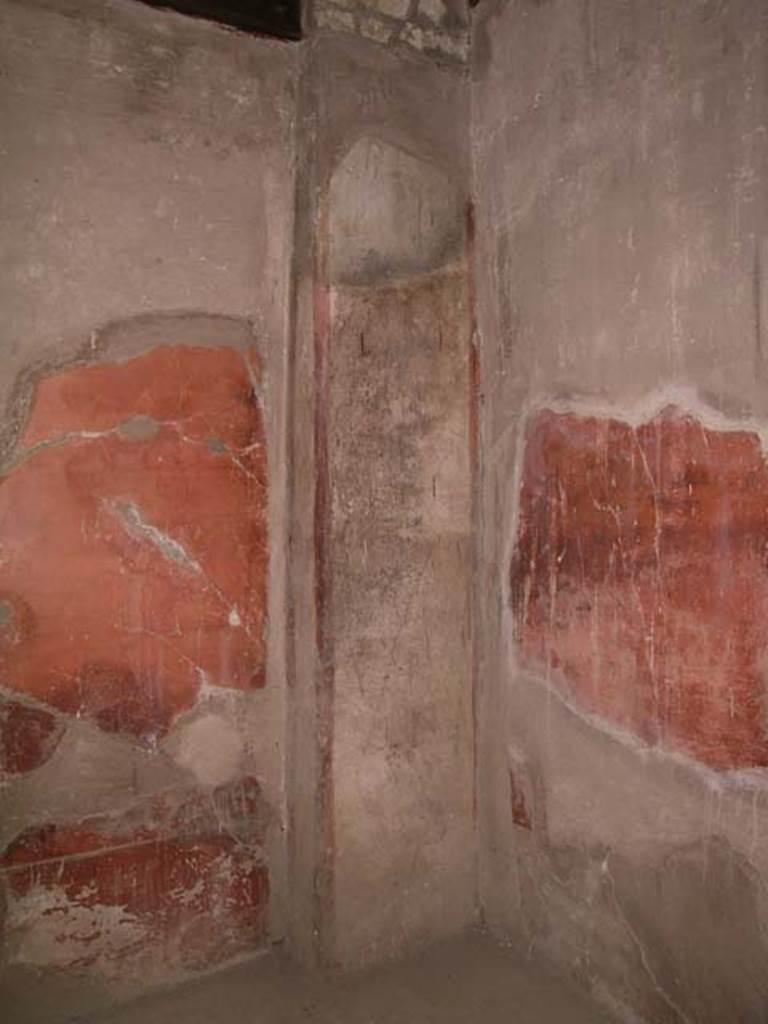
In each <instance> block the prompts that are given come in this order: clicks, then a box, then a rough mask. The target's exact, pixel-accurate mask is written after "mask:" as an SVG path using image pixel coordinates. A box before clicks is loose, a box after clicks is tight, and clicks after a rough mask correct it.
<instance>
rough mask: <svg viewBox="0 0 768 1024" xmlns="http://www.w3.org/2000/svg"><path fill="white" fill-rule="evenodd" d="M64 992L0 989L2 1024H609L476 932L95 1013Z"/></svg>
mask: <svg viewBox="0 0 768 1024" xmlns="http://www.w3.org/2000/svg"><path fill="white" fill-rule="evenodd" d="M68 985H69V988H67V987H65V986H64V985H63V984H62V985H61V986H60V987H59V988H58V989H57V988H56V987H55V986H49V987H48V988H46V987H45V986H42V987H34V988H33V987H27V988H23V989H22V990H21V991H20V992H18V993H17V992H14V990H13V989H12V988H8V987H6V988H5V990H3V988H0V996H3V995H5V997H6V1000H5V1001H4V1002H3V1006H4V1007H5V1008H6V1012H7V1013H9V1015H7V1016H6V1015H4V1016H3V1020H4V1022H5V1024H64V1022H68V1024H75V1022H77V1024H139V1022H141V1024H180V1022H182V1021H183V1022H184V1024H299V1022H307V1024H309V1022H314V1024H438V1022H440V1024H469V1022H475V1021H476V1022H478V1024H479V1022H481V1021H482V1022H483V1024H502V1022H503V1024H601V1022H606V1024H607V1018H605V1017H604V1016H601V1014H600V1012H599V1011H598V1010H597V1008H596V1007H595V1006H594V1005H593V1004H591V1003H590V1002H589V1001H588V1000H587V999H586V998H585V997H584V996H583V995H581V993H579V992H578V991H576V990H574V989H573V988H571V987H570V986H569V985H568V984H567V983H566V982H563V981H562V980H560V979H557V978H556V977H555V976H553V975H552V974H550V973H549V972H548V970H547V969H546V968H544V967H543V966H541V965H540V964H537V963H534V962H531V961H526V960H522V959H519V958H516V957H514V956H512V955H511V954H510V952H509V951H508V950H505V949H504V948H502V947H500V946H497V945H495V944H494V943H493V942H492V941H491V940H490V939H489V938H488V937H487V936H483V935H479V934H470V935H467V936H465V937H462V938H459V939H455V940H453V941H451V942H448V943H444V944H442V945H440V946H436V947H434V948H432V949H430V950H428V951H426V952H424V953H421V954H420V955H418V956H415V957H413V958H411V959H408V960H403V961H399V962H397V963H391V964H387V965H384V966H381V967H377V968H374V969H371V970H368V971H364V972H360V973H357V974H347V975H336V976H332V975H313V974H310V973H308V972H306V971H304V970H302V969H300V968H298V967H296V966H295V965H293V964H291V963H290V962H288V961H286V960H284V959H283V958H281V957H280V956H279V955H270V956H265V957H263V958H262V959H260V960H254V961H250V962H248V963H244V964H240V965H239V966H237V967H234V968H230V969H228V970H226V971H221V972H219V973H217V974H214V975H210V976H208V977H206V978H203V979H201V980H200V981H196V982H193V983H191V984H188V985H185V986H183V987H180V988H178V989H175V990H171V991H167V992H163V993H158V994H154V995H149V996H147V997H144V998H142V999H140V1000H138V1001H137V1002H134V1003H132V1004H128V1005H125V1006H122V1007H120V1008H116V1009H111V1010H107V1009H102V1010H100V1011H97V1012H89V1011H85V1012H83V1011H82V1010H79V1011H78V1010H75V1009H74V1005H73V1003H74V1000H75V997H76V991H75V989H74V988H73V987H72V984H71V982H69V983H68ZM97 998H98V997H97V996H96V995H95V993H94V992H91V1000H92V1001H95V1000H96V999H97Z"/></svg>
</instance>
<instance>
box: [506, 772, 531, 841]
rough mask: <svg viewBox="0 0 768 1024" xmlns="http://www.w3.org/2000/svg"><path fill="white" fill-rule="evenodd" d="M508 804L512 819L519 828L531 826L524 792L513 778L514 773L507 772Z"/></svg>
mask: <svg viewBox="0 0 768 1024" xmlns="http://www.w3.org/2000/svg"><path fill="white" fill-rule="evenodd" d="M509 806H510V810H511V812H512V821H513V822H514V823H515V825H519V826H520V828H527V829H530V828H531V815H530V812H529V810H528V802H527V801H526V799H525V793H524V791H523V789H522V787H521V786H520V785H519V784H518V782H517V779H516V778H515V773H514V772H513V771H512V770H511V769H510V772H509Z"/></svg>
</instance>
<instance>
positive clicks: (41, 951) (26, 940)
mask: <svg viewBox="0 0 768 1024" xmlns="http://www.w3.org/2000/svg"><path fill="white" fill-rule="evenodd" d="M82 896H83V897H85V896H87V891H84V892H83V893H82ZM150 935H151V929H150V928H149V927H148V925H147V924H146V923H145V922H142V921H141V920H140V919H139V918H137V917H136V916H135V915H133V914H130V913H128V912H127V911H126V909H125V907H119V906H107V905H105V904H103V903H100V904H96V905H94V906H88V905H87V904H86V903H81V904H79V903H78V902H76V901H75V900H71V899H70V898H69V897H68V896H67V893H66V890H65V889H64V888H63V887H62V886H52V887H51V888H50V889H35V890H34V891H31V892H29V893H27V894H26V895H24V896H22V897H21V898H20V899H18V900H15V901H13V903H12V907H11V913H10V914H9V915H8V920H7V922H6V941H7V944H8V962H9V963H18V964H28V965H30V966H31V967H55V968H59V969H65V968H68V969H78V968H80V969H82V968H84V967H87V966H89V965H90V964H91V963H92V962H93V960H94V957H95V956H96V955H98V959H99V961H100V964H101V965H102V972H103V973H104V974H105V975H107V976H109V975H111V974H115V973H116V974H121V973H123V972H124V971H125V963H124V958H125V956H126V954H127V953H128V952H129V951H130V950H134V951H135V953H134V955H136V953H138V951H140V950H143V951H144V958H145V961H146V963H144V964H143V965H142V966H143V968H144V969H150V970H151V968H152V966H153V965H152V959H154V958H153V957H152V956H151V955H150V956H147V954H148V953H149V951H150V950H152V948H153V947H152V944H151V943H150V942H149V939H150ZM94 944H95V949H96V950H97V951H98V954H96V953H95V952H94Z"/></svg>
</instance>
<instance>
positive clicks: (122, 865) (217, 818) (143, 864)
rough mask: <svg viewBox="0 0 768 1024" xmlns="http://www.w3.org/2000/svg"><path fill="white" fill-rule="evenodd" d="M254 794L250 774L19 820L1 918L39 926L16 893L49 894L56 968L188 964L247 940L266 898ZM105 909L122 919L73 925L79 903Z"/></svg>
mask: <svg viewBox="0 0 768 1024" xmlns="http://www.w3.org/2000/svg"><path fill="white" fill-rule="evenodd" d="M258 798H259V789H258V783H256V781H255V780H253V779H244V780H241V781H240V782H238V783H237V784H235V785H230V786H225V787H220V788H219V790H217V791H215V792H214V794H212V795H211V796H207V795H204V794H195V795H191V796H190V797H189V798H188V799H187V800H185V801H184V802H182V804H181V805H178V804H177V805H176V806H175V807H171V806H170V805H169V803H168V798H167V797H159V798H157V799H156V800H155V801H153V802H152V803H151V804H150V805H148V806H144V807H142V808H139V809H137V811H135V812H134V814H133V815H130V814H129V815H123V816H122V817H121V818H118V819H115V818H108V817H103V818H96V819H91V820H90V821H86V822H83V823H82V824H80V825H78V826H73V827H70V826H57V825H49V826H45V827H43V828H37V829H32V830H29V831H28V832H26V833H24V834H22V835H21V836H20V837H19V838H18V839H17V840H16V841H15V842H14V843H12V844H11V846H10V847H9V848H8V849H7V850H6V852H5V854H4V855H3V857H2V858H0V879H2V881H3V883H4V886H5V889H6V901H7V904H8V921H9V928H10V929H11V930H13V929H14V928H19V927H20V928H22V929H23V928H25V927H30V926H31V927H33V928H38V929H39V927H40V925H39V923H38V922H35V921H31V922H30V920H29V918H28V914H27V912H26V911H24V909H23V906H24V905H23V902H22V901H23V900H24V898H25V897H28V896H30V895H33V896H34V897H35V899H36V901H37V902H38V903H40V905H41V906H45V905H46V903H45V900H44V899H43V900H41V899H40V896H41V894H48V897H49V898H48V904H49V906H48V910H47V911H45V910H44V911H43V913H44V914H48V915H49V916H50V915H52V916H53V920H52V921H49V922H48V924H47V928H48V929H49V930H51V931H52V934H53V942H52V945H53V948H54V950H55V954H54V955H55V963H56V965H57V966H61V967H80V968H86V967H92V966H95V967H98V968H102V969H105V970H107V971H109V972H111V973H115V972H117V973H121V972H122V970H123V969H124V968H125V969H126V970H128V971H129V972H130V970H131V967H135V966H136V965H137V963H139V962H144V961H147V960H150V961H156V962H155V963H153V965H152V969H153V970H161V969H163V968H168V967H184V968H199V967H203V966H209V965H211V964H213V963H216V962H219V961H221V960H224V959H226V958H228V957H231V956H232V955H234V954H236V953H239V952H245V951H248V950H252V949H254V948H256V947H257V946H258V944H259V942H260V941H261V940H262V939H263V937H264V934H265V927H266V910H267V904H268V898H269V878H268V873H267V869H266V866H265V865H264V864H263V863H262V859H261V853H260V846H259V842H260V839H261V837H260V835H259V823H260V819H259V815H258V813H257V810H258V806H257V805H258ZM140 818H143V819H144V824H143V825H139V824H138V821H139V819H140ZM180 826H182V827H181V829H180ZM174 830H175V831H177V833H178V834H176V835H173V834H172V833H173V832H174ZM20 907H21V908H22V910H21V912H20V914H19V915H18V916H19V919H20V920H19V921H17V920H16V912H17V908H20ZM105 907H112V908H118V909H119V911H120V921H121V922H122V924H130V925H131V926H132V927H131V928H123V927H122V925H120V926H117V927H115V926H113V927H112V928H111V929H109V934H105V929H104V928H101V929H96V928H95V926H94V928H92V929H91V928H86V929H85V932H84V931H83V913H84V912H86V911H98V910H99V909H100V908H102V909H103V908H105ZM85 917H86V920H88V916H87V914H86V915H85ZM98 920H99V917H98V914H94V917H93V921H95V922H97V921H98ZM137 934H139V935H140V936H141V941H140V944H139V948H137V939H136V936H137Z"/></svg>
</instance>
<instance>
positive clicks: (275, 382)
mask: <svg viewBox="0 0 768 1024" xmlns="http://www.w3.org/2000/svg"><path fill="white" fill-rule="evenodd" d="M0 23H1V27H0V50H1V51H2V63H3V69H4V71H3V82H4V87H3V90H2V99H1V100H0V107H1V109H0V117H1V118H2V124H3V132H2V135H3V143H2V144H3V147H4V187H3V190H2V200H0V203H2V210H1V211H0V215H1V216H2V222H3V239H4V244H3V247H2V254H1V255H0V262H2V274H0V278H1V279H2V284H0V299H1V301H2V305H3V309H4V319H3V325H2V329H1V331H2V338H1V343H2V351H3V371H4V372H3V375H2V385H1V388H2V395H0V398H1V399H2V401H3V403H4V404H5V405H6V410H7V411H6V416H5V418H4V421H3V426H2V476H1V477H0V558H1V570H0V850H1V851H2V852H1V853H0V888H1V890H2V897H0V898H1V899H2V913H0V919H2V920H3V921H4V926H3V958H4V960H5V962H6V963H10V964H16V965H21V966H24V965H33V966H35V967H55V968H62V967H68V968H78V969H84V970H87V971H90V972H93V973H96V974H98V975H100V976H103V977H107V978H109V979H110V980H111V982H113V983H115V984H118V985H126V986H130V985H131V984H133V983H135V982H137V981H140V982H141V983H146V982H148V981H161V980H167V979H168V978H169V977H173V976H175V975H177V974H178V973H180V972H185V971H189V970H197V969H200V968H204V967H207V966H210V965H211V964H214V963H217V962H220V961H221V960H223V959H227V958H229V957H231V956H234V955H239V954H243V953H248V952H253V951H254V950H255V949H258V947H259V946H260V945H263V943H264V941H265V937H266V935H267V934H268V932H269V933H271V934H272V935H280V934H281V933H282V929H283V927H284V925H283V911H282V903H281V900H282V897H283V890H284V882H283V876H284V872H285V864H284V861H285V857H284V853H283V841H282V839H281V834H282V829H283V825H284V818H285V813H284V787H283V782H282V778H283V764H282V731H283V705H284V696H283V693H284V689H283V686H284V669H283V657H284V656H283V646H284V645H283V642H282V639H281V637H282V632H283V611H282V602H283V596H282V595H283V582H282V577H283V570H282V565H283V560H284V547H285V541H284V529H285V528H284V525H283V524H284V519H285V516H284V512H283V506H284V503H285V497H284V491H285V482H284V473H285V470H284V463H285V458H284V444H285V441H284V427H283V422H282V421H283V416H284V397H283V389H284V380H285V369H284V367H285V360H286V351H287V343H286V329H287V322H288V313H287V300H288V278H289V265H290V251H291V244H292V237H291V232H292V211H293V179H292V168H293V116H294V96H295V89H294V78H295V64H296V59H295V54H294V52H293V51H291V50H290V49H289V48H287V47H285V46H282V45H280V44H271V43H268V42H265V41H263V40H256V39H251V38H248V37H245V36H239V35H237V34H233V33H228V32H224V31H222V30H220V29H218V28H215V27H214V26H211V25H208V24H206V23H203V22H196V21H193V20H189V19H185V18H183V17H180V16H177V15H173V14H166V13H161V12H157V11H153V10H150V9H148V8H146V7H144V6H142V5H139V4H136V5H133V4H124V3H117V2H115V3H112V2H101V0H81V2H77V3H74V2H68V0H61V2H57V3H47V2H44V0H39V2H38V0H35V2H32V3H26V2H25V3H23V4H22V3H15V2H13V0H9V2H7V3H5V4H3V6H2V10H1V11H0ZM270 891H271V893H270Z"/></svg>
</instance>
